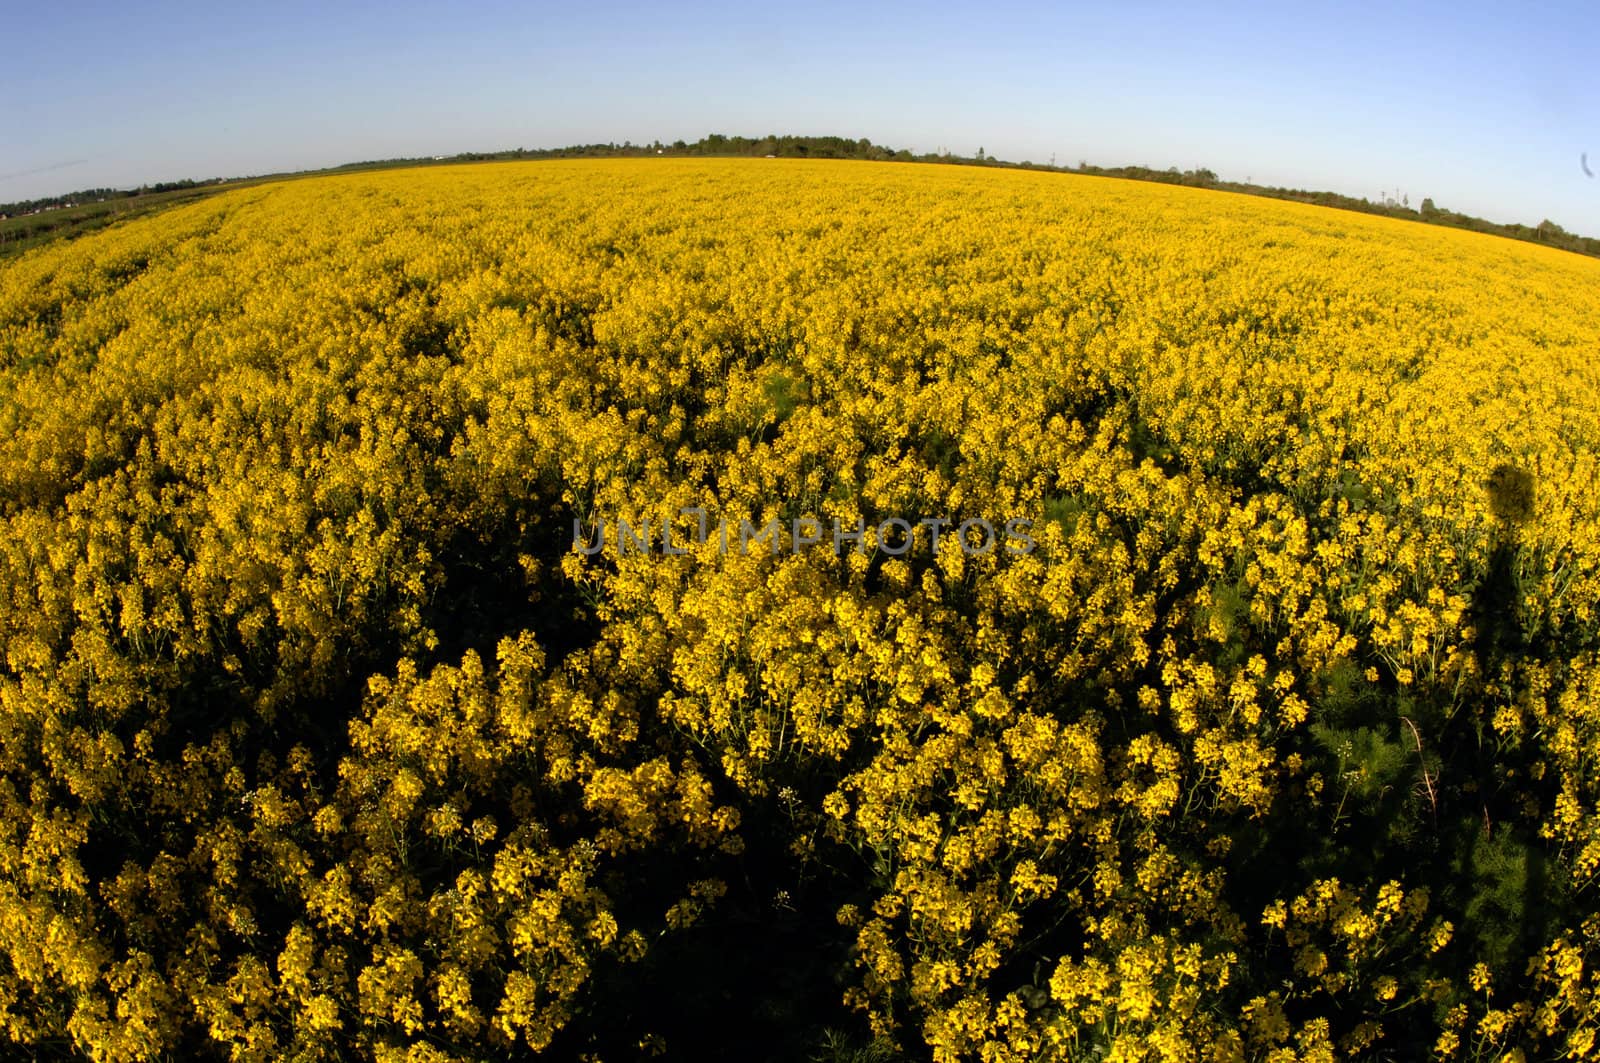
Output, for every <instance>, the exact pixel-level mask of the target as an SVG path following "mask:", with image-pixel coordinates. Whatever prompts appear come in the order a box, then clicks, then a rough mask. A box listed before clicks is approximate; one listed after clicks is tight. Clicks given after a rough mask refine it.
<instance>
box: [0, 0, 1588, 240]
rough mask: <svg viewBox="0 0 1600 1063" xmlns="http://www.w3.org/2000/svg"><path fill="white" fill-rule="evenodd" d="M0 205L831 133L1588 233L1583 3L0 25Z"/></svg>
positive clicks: (688, 9)
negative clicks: (1170, 173)
mask: <svg viewBox="0 0 1600 1063" xmlns="http://www.w3.org/2000/svg"><path fill="white" fill-rule="evenodd" d="M0 29H3V31H4V46H3V47H0V55H3V58H0V201H6V200H15V199H23V198H30V197H34V196H40V195H47V194H53V193H58V192H65V191H69V190H73V189H78V188H84V187H94V186H101V185H109V186H114V187H121V186H131V185H136V184H140V183H148V182H154V181H160V180H170V179H174V178H179V177H211V176H239V175H247V174H256V173H267V172H274V171H281V170H288V169H303V168H309V167H317V166H325V165H332V164H337V163H341V162H350V161H355V160H362V159H373V158H388V157H394V156H400V155H406V156H412V155H438V154H452V153H455V152H458V151H469V150H484V151H488V150H498V149H505V148H514V147H556V146H560V145H563V144H568V143H575V142H592V141H616V142H619V143H620V142H622V141H624V140H632V141H633V142H635V143H640V142H649V141H652V140H655V139H661V140H664V141H672V140H676V139H678V138H683V139H685V140H694V139H696V138H698V137H700V136H702V135H704V134H706V133H710V132H721V133H729V134H745V135H751V136H760V135H764V134H767V133H797V134H838V135H842V136H849V137H868V138H870V139H872V140H874V141H876V142H879V143H884V144H888V145H890V146H891V147H895V148H910V149H912V150H913V151H932V150H936V149H938V148H940V147H944V148H948V149H950V150H951V151H955V152H957V153H960V154H964V155H968V154H972V153H974V152H976V151H977V149H978V148H979V147H980V146H981V147H982V148H983V149H984V150H985V151H987V152H988V153H989V154H991V155H995V156H998V157H1000V158H1003V159H1012V160H1020V159H1032V160H1034V161H1036V162H1046V161H1049V159H1050V158H1051V156H1052V155H1054V156H1055V158H1056V160H1057V162H1059V163H1062V164H1076V163H1077V162H1078V161H1080V160H1087V161H1089V162H1091V163H1096V164H1101V165H1121V164H1129V163H1138V164H1145V165H1150V166H1156V167H1160V168H1165V167H1167V166H1178V167H1180V168H1182V169H1189V168H1192V167H1197V166H1206V167H1209V168H1210V169H1212V170H1215V171H1216V172H1217V173H1218V174H1219V175H1220V176H1222V177H1223V178H1226V179H1235V180H1242V179H1245V178H1251V179H1254V180H1255V181H1256V182H1258V183H1271V184H1283V185H1291V186H1296V187H1304V188H1319V189H1331V190H1333V191H1338V192H1344V193H1346V194H1350V195H1355V196H1363V195H1365V196H1367V197H1369V198H1377V197H1378V196H1379V195H1380V194H1381V193H1386V194H1393V193H1394V192H1395V191H1396V190H1398V191H1399V192H1400V193H1401V194H1403V195H1406V196H1408V197H1409V198H1410V201H1411V204H1412V205H1413V206H1415V205H1417V204H1419V203H1420V202H1421V200H1422V198H1423V197H1424V196H1431V197H1432V198H1433V200H1434V201H1435V202H1436V203H1437V204H1438V205H1439V206H1441V207H1447V208H1451V209H1455V210H1462V211H1466V212H1468V213H1472V214H1478V215H1482V216H1484V217H1488V218H1491V219H1493V220H1496V221H1520V222H1525V223H1528V224H1535V223H1537V222H1538V221H1540V220H1541V219H1543V218H1547V217H1548V218H1550V219H1551V220H1553V221H1555V222H1557V223H1558V224H1561V225H1563V226H1565V227H1566V228H1568V229H1570V230H1573V231H1576V232H1582V233H1585V234H1588V235H1600V176H1597V177H1594V178H1590V177H1586V176H1585V174H1584V170H1583V166H1582V165H1581V163H1580V159H1581V157H1582V156H1583V155H1584V153H1587V154H1588V156H1589V158H1588V165H1589V169H1591V170H1593V171H1595V172H1596V174H1600V52H1597V42H1600V0H1584V2H1570V3H1550V4H1538V3H1521V4H1514V3H1493V4H1490V3H1484V2H1481V0H1457V2H1453V3H1426V4H1419V3H1405V2H1403V0H1396V2H1389V3H1382V4H1365V3H1353V4H1327V3H1325V4H1317V5H1315V6H1311V5H1304V6H1302V5H1294V4H1285V3H1281V2H1279V3H1272V4H1265V3H1262V4H1256V3H1227V2H1223V3H1219V4H1204V3H1196V2H1194V0H1182V2H1167V0H1104V2H1101V3H1096V4H1078V3H1046V2H1043V0H1038V2H1033V3H1006V2H999V3H989V4H985V5H982V6H979V5H976V4H974V5H971V6H954V5H950V6H944V5H940V4H936V3H919V4H881V5H873V4H868V3H845V4H835V3H831V2H818V3H813V2H793V3H789V4H784V5H771V6H762V5H758V4H756V3H749V2H746V3H727V4H698V5H692V6H680V5H674V4H666V3H656V2H644V0H637V2H624V3H607V2H588V0H578V2H571V3H564V4H561V5H545V4H541V3H515V4H513V3H506V4H499V3H488V4H470V3H449V2H445V0H438V2H430V3H420V2H416V0H395V2H392V3H389V4H361V3H337V2H334V0H324V2H322V3H301V2H299V0H287V2H281V3H250V4H243V3H234V2H232V0H212V2H208V3H204V4H189V3H175V2H162V0H155V2H150V3H142V4H139V3H127V2H119V3H116V4H110V3H107V4H98V3H95V2H80V3H73V4H67V5H63V6H61V7H56V6H54V5H51V4H48V3H33V2H30V3H26V4H23V3H17V2H16V0H0Z"/></svg>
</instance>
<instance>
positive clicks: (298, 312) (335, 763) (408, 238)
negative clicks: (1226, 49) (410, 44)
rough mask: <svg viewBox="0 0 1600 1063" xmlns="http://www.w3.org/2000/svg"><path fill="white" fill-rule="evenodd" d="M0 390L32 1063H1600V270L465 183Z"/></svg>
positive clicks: (266, 224) (1306, 238)
mask: <svg viewBox="0 0 1600 1063" xmlns="http://www.w3.org/2000/svg"><path fill="white" fill-rule="evenodd" d="M0 373H3V383H0V519H3V521H4V529H3V535H0V649H3V652H4V660H3V665H0V1037H3V1038H4V1039H5V1041H6V1042H8V1043H9V1045H10V1046H11V1047H9V1048H7V1049H5V1052H6V1054H7V1055H16V1056H18V1057H19V1058H90V1059H94V1060H104V1061H112V1060H164V1059H191V1058H192V1059H232V1060H262V1061H267V1060H279V1059H295V1060H324V1059H326V1060H334V1059H347V1058H357V1059H371V1060H382V1061H400V1060H405V1061H410V1063H435V1061H439V1063H442V1061H446V1060H460V1061H466V1060H489V1059H512V1058H524V1057H526V1055H527V1054H528V1053H529V1052H530V1051H531V1052H544V1053H546V1054H547V1055H548V1057H549V1058H558V1059H579V1058H585V1059H602V1058H604V1059H612V1060H626V1059H633V1058H638V1057H640V1056H642V1055H648V1054H651V1053H663V1052H664V1053H665V1057H666V1058H672V1059H688V1060H698V1059H709V1058H730V1059H752V1060H754V1059H818V1058H820V1059H840V1060H843V1059H900V1058H905V1059H932V1060H937V1061H940V1063H945V1061H956V1060H975V1061H977V1060H981V1061H984V1063H1005V1061H1025V1060H1027V1061H1031V1060H1091V1059H1096V1060H1098V1059H1106V1060H1119V1061H1123V1060H1126V1061H1132V1060H1152V1061H1154V1060H1161V1061H1177V1060H1197V1061H1198V1060H1217V1061H1226V1060H1262V1061H1271V1063H1289V1061H1291V1060H1307V1061H1312V1060H1317V1061H1320V1060H1333V1059H1345V1058H1372V1059H1420V1058H1429V1057H1430V1056H1435V1057H1438V1058H1448V1059H1457V1058H1462V1059H1481V1060H1491V1059H1496V1060H1498V1059H1506V1060H1528V1061H1531V1060H1536V1059H1565V1058H1590V1057H1593V1056H1595V1055H1596V1054H1600V1047H1597V1043H1596V1032H1597V1029H1600V915H1597V914H1596V912H1597V911H1600V906H1597V903H1596V900H1597V894H1596V889H1597V886H1596V876H1597V874H1600V809H1597V802H1600V530H1597V529H1600V519H1597V518H1600V502H1597V500H1596V492H1595V486H1596V479H1597V466H1596V448H1597V444H1600V261H1595V260H1591V259H1585V258H1580V257H1577V256H1575V255H1570V254H1566V253H1563V252H1557V251H1553V250H1548V249H1545V248H1541V247H1537V246H1533V245H1529V244H1521V243H1513V242H1510V241H1506V240H1500V239H1496V238H1492V237H1485V236H1479V235H1476V234H1471V233H1465V232H1461V231H1456V230H1450V229H1443V228H1436V227H1427V226H1422V225H1416V224H1409V223H1405V222H1400V221H1393V220H1389V219H1385V218H1378V217H1371V216H1366V215H1360V214H1353V213H1341V212H1337V211H1332V210H1327V209H1322V208H1317V207H1310V206H1301V205H1297V204H1292V203H1284V202H1277V201H1269V200H1262V199H1254V198H1248V197H1244V196H1237V195H1232V194H1228V193H1222V192H1212V191H1204V190H1195V189H1187V188H1180V187H1173V186H1165V185H1157V184H1135V183H1130V182H1121V181H1115V180H1110V179H1098V178H1091V177H1082V176H1075V175H1066V174H1054V173H1030V172H1023V171H1005V170H993V169H983V168H961V167H937V166H913V165H897V164H877V163H851V162H831V163H830V162H806V161H794V160H787V159H785V160H764V159H756V160H692V159H665V160H613V161H559V162H538V163H510V164H486V165H475V166H450V167H435V168H429V169H422V170H396V171H381V172H370V173H361V174H351V175H345V176H336V177H322V178H313V179H304V180H294V181H286V182H283V183H279V184H271V185H264V186H258V187H250V188H243V189H240V190H237V191H233V192H228V193H224V194H221V195H218V196H216V197H214V198H211V199H207V200H204V201H201V202H198V203H195V204H192V205H189V206H185V207H181V208H175V209H172V210H169V211H167V212H165V213H162V214H159V215H156V216H153V217H150V218H146V219H142V220H138V221H135V222H132V223H128V224H124V225H121V226H118V227H116V228H113V229H110V230H106V231H103V232H99V233H95V234H92V235H89V236H85V237H82V238H79V239H76V240H73V241H71V242H66V243H59V244H56V245H52V246H47V247H45V248H42V249H39V250H36V251H33V252H30V253H28V254H26V255H24V256H22V257H20V258H17V259H14V260H11V261H8V262H7V263H5V264H4V265H0ZM697 513H698V514H703V515H705V518H706V525H707V526H708V527H709V528H710V529H711V531H710V534H708V535H706V536H704V537H703V538H704V541H703V542H702V541H699V540H700V539H701V538H702V536H699V535H698V534H696V532H697V529H696V514H697ZM926 518H933V519H936V520H937V521H939V522H943V523H938V524H928V523H920V522H922V521H924V519H926ZM894 520H903V521H904V522H905V524H906V525H907V526H910V527H912V528H913V529H914V531H913V532H912V537H911V539H910V541H909V542H906V541H903V540H902V539H901V538H900V537H899V535H900V533H899V532H895V533H894V534H886V533H884V532H883V531H882V529H884V528H885V527H888V526H889V525H887V524H886V523H885V522H892V521H894ZM1008 520H1015V521H1020V522H1022V524H1021V525H1019V527H1023V528H1026V529H1028V531H1027V534H1028V536H1029V539H1028V545H1029V547H1030V548H1028V549H1021V548H1011V547H1015V546H1016V545H1017V543H1018V542H1019V540H1007V539H1005V536H1004V534H1003V533H1000V534H999V535H998V536H997V539H998V541H997V542H996V544H995V548H994V549H990V550H987V551H982V550H977V549H967V548H965V545H963V546H962V548H952V543H954V542H955V541H956V538H957V536H958V535H959V532H958V531H957V529H958V528H959V526H960V525H961V524H962V523H963V522H967V521H970V522H974V526H975V524H976V522H978V521H986V522H989V523H990V524H991V525H992V526H993V527H994V528H996V529H999V528H1000V526H1001V525H1002V524H1003V522H1005V521H1008ZM619 521H626V522H627V523H628V524H629V526H630V527H632V528H636V529H637V528H640V527H644V526H646V525H647V524H648V526H649V527H650V529H652V531H653V539H652V538H651V537H650V536H646V537H645V548H644V549H633V550H628V549H624V548H621V547H620V546H619V545H618V543H617V541H616V539H614V538H613V539H612V540H611V541H610V542H609V543H608V542H606V541H605V535H615V533H616V531H617V529H618V523H617V522H619ZM773 521H776V522H777V525H776V530H775V531H774V533H773V534H772V536H771V538H769V539H767V540H762V541H761V542H759V543H757V544H756V546H755V548H753V549H749V550H739V549H728V548H724V547H723V546H722V545H721V543H719V541H718V537H717V528H718V526H719V524H720V525H721V526H722V527H724V528H731V529H733V531H732V533H731V534H733V535H734V536H735V544H736V545H737V538H736V536H737V530H738V529H739V528H740V526H741V522H743V523H746V524H748V525H749V526H750V527H752V528H755V529H758V530H759V529H762V528H765V527H768V526H770V525H771V522H773ZM575 522H577V525H576V528H575ZM664 524H666V525H670V526H671V528H672V531H671V532H670V534H671V536H672V540H671V541H672V542H673V543H676V544H679V547H678V548H677V549H674V550H670V551H669V550H665V549H663V548H662V542H661V529H662V527H663V525H664ZM596 526H600V527H602V528H605V529H607V530H606V532H605V533H604V535H602V538H601V543H602V546H603V548H602V549H600V550H598V551H594V552H588V551H585V550H584V549H581V548H579V547H580V545H581V544H579V543H578V542H577V540H578V539H579V538H580V536H579V534H578V532H579V531H580V530H582V529H585V528H589V529H592V528H595V527H596ZM895 527H899V526H897V525H896V526H895ZM840 528H842V529H844V530H845V531H846V532H847V533H854V532H855V531H856V530H857V529H858V528H859V529H863V530H862V531H861V533H860V540H859V542H857V541H856V540H853V539H847V540H846V541H845V542H844V543H843V544H842V545H840V544H839V543H837V542H836V541H835V539H834V535H835V533H836V530H837V529H840ZM801 529H804V533H802V530H801ZM941 529H942V532H943V536H944V539H943V544H942V547H940V548H936V546H935V543H934V538H933V536H934V533H935V532H937V531H940V530H941ZM812 530H815V531H816V532H817V539H818V540H820V541H816V540H813V539H811V537H810V533H811V531H812ZM802 534H803V535H804V538H805V539H806V541H805V542H803V543H797V542H796V539H797V538H800V537H802ZM962 543H963V544H966V543H967V540H962Z"/></svg>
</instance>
